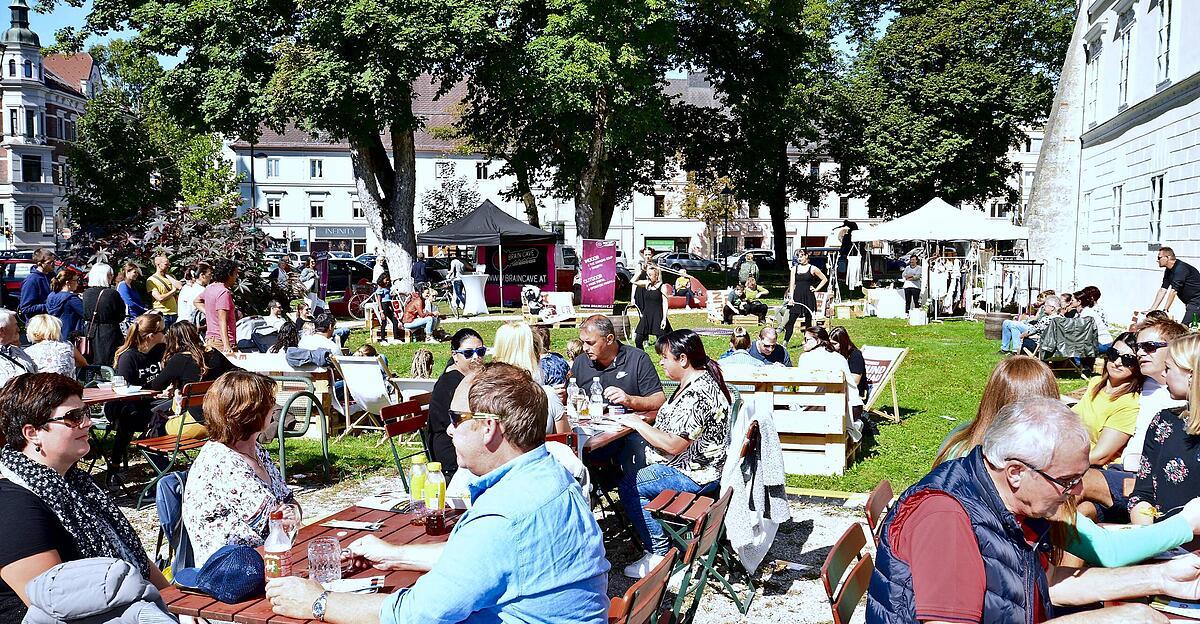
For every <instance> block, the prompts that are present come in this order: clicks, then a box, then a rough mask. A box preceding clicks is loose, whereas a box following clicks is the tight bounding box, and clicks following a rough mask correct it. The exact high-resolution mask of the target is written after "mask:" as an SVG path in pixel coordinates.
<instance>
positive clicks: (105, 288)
mask: <svg viewBox="0 0 1200 624" xmlns="http://www.w3.org/2000/svg"><path fill="white" fill-rule="evenodd" d="M112 282H113V270H112V267H111V266H109V265H107V264H104V263H96V264H94V265H92V269H91V270H90V271H88V287H87V290H85V291H83V318H84V320H85V321H86V322H87V325H85V326H84V330H83V331H84V334H85V335H86V336H87V337H88V340H90V341H91V343H92V352H91V354H90V355H89V356H88V362H89V363H91V364H99V365H102V366H112V365H113V361H114V360H115V359H116V353H117V347H118V346H120V345H121V342H122V341H123V340H124V336H122V334H121V321H124V320H125V300H124V299H122V298H121V295H120V293H118V292H117V291H116V290H114V289H113V287H112Z"/></svg>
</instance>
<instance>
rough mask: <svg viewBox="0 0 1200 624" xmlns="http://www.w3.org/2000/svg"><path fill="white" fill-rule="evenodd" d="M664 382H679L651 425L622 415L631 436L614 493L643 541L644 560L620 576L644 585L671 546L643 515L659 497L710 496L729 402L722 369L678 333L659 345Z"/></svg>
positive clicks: (688, 335) (694, 340)
mask: <svg viewBox="0 0 1200 624" xmlns="http://www.w3.org/2000/svg"><path fill="white" fill-rule="evenodd" d="M657 350H658V354H659V355H660V356H661V357H662V361H663V370H664V371H665V372H666V373H667V376H668V377H670V378H671V379H672V380H674V381H678V382H679V388H678V389H677V390H675V392H674V393H673V394H671V399H670V400H669V401H667V402H666V403H665V404H664V405H663V406H662V407H661V408H659V410H658V416H657V417H656V418H655V420H654V424H653V425H651V424H648V423H646V422H645V421H643V420H642V419H641V418H638V417H637V415H635V414H622V415H621V416H619V417H618V420H619V421H620V422H621V424H623V425H625V426H626V427H629V428H630V429H633V431H634V433H633V434H632V435H630V436H629V437H628V438H626V439H625V442H624V444H625V446H626V447H640V448H637V450H636V451H634V452H623V453H621V455H622V456H624V457H626V458H627V459H625V460H624V461H622V465H621V472H622V478H621V483H620V485H619V486H618V492H619V493H620V496H621V506H622V507H623V508H624V509H625V515H626V517H628V518H629V519H630V522H631V523H632V524H633V528H634V530H635V531H636V532H637V534H638V538H640V539H641V542H642V549H643V550H644V551H645V554H643V555H642V557H641V559H638V560H637V561H635V562H633V563H631V564H629V565H628V566H626V568H625V570H624V573H625V576H628V577H630V578H642V577H644V576H646V575H647V574H649V573H650V571H651V570H653V569H654V567H655V566H657V565H658V563H659V562H660V561H662V558H663V555H666V554H667V551H668V550H670V548H671V543H670V539H669V538H668V537H667V535H666V532H665V531H664V530H663V528H662V525H661V524H659V523H658V521H657V520H655V519H654V518H653V517H651V515H650V512H648V511H646V509H645V507H646V505H647V504H649V503H650V501H651V500H654V497H656V496H658V495H659V494H661V493H662V492H663V491H665V490H677V491H681V492H692V493H701V492H704V493H710V494H715V493H716V490H717V488H718V487H719V485H720V480H721V468H722V467H723V466H724V465H725V453H726V450H727V448H728V446H729V422H728V421H729V405H730V402H731V400H732V399H731V398H730V395H729V389H728V388H726V387H725V380H724V378H723V377H722V376H721V367H720V366H719V365H718V364H717V363H716V361H714V360H711V359H709V357H708V355H707V354H706V353H705V352H704V343H702V342H701V341H700V336H699V335H698V334H697V333H696V332H694V331H692V330H690V329H677V330H675V331H673V332H671V333H669V334H667V335H665V336H663V337H662V338H659V339H658V344H657Z"/></svg>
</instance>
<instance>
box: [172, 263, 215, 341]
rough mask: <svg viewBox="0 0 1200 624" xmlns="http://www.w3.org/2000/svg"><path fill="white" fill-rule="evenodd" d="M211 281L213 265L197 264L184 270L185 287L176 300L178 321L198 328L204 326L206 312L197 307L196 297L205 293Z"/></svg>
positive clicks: (180, 290)
mask: <svg viewBox="0 0 1200 624" xmlns="http://www.w3.org/2000/svg"><path fill="white" fill-rule="evenodd" d="M211 281H212V265H211V264H209V263H207V262H203V261H201V262H197V263H196V265H195V266H191V267H188V268H186V269H184V270H183V287H182V288H180V289H179V297H178V298H177V299H176V308H177V309H178V310H179V317H178V320H182V321H189V322H191V323H192V324H193V325H195V326H197V327H199V326H201V325H203V324H204V318H203V312H204V311H203V310H201V309H199V308H197V307H196V297H197V296H198V295H199V294H200V293H202V292H204V289H205V288H207V287H208V284H209V282H211Z"/></svg>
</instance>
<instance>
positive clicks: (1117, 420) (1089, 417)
mask: <svg viewBox="0 0 1200 624" xmlns="http://www.w3.org/2000/svg"><path fill="white" fill-rule="evenodd" d="M1135 349H1137V336H1136V335H1135V334H1133V333H1131V332H1125V333H1123V334H1121V335H1120V336H1118V337H1117V339H1116V340H1115V341H1114V342H1113V347H1112V348H1110V349H1109V350H1108V351H1107V352H1105V357H1104V360H1105V362H1104V372H1103V373H1102V374H1101V375H1100V376H1099V377H1096V378H1095V379H1093V380H1092V381H1091V383H1089V384H1088V389H1087V392H1086V393H1084V395H1083V397H1082V398H1081V399H1080V400H1079V402H1078V403H1076V404H1075V406H1074V407H1073V408H1071V409H1072V410H1074V412H1075V413H1076V414H1079V419H1080V420H1082V421H1083V425H1084V426H1085V427H1087V430H1088V438H1089V439H1090V441H1091V443H1092V450H1091V453H1089V455H1088V461H1090V462H1091V464H1092V465H1093V466H1100V467H1102V469H1101V470H1095V471H1092V472H1094V473H1096V476H1097V477H1103V478H1104V480H1105V481H1104V483H1103V484H1101V483H1099V479H1096V478H1094V477H1093V478H1089V479H1087V480H1085V481H1084V498H1085V499H1087V500H1088V501H1094V502H1095V504H1096V505H1097V508H1098V510H1099V511H1100V515H1099V517H1100V518H1101V519H1103V520H1105V521H1107V522H1126V521H1127V518H1128V516H1127V512H1128V509H1127V505H1126V502H1127V501H1126V499H1125V481H1126V479H1132V478H1133V477H1134V474H1133V473H1132V472H1126V471H1125V470H1123V469H1122V466H1121V464H1120V463H1119V462H1120V460H1121V454H1122V453H1123V452H1124V450H1125V445H1126V444H1127V443H1128V442H1129V439H1130V438H1131V437H1133V433H1134V430H1135V428H1136V427H1137V417H1138V400H1139V399H1140V398H1141V391H1142V379H1143V378H1142V374H1141V372H1140V371H1139V369H1138V360H1137V355H1135V354H1134V350H1135ZM1109 464H1114V465H1113V466H1109ZM1089 477H1091V473H1089ZM1093 490H1098V491H1093ZM1090 507H1091V505H1090V504H1085V505H1081V506H1080V509H1081V510H1082V511H1084V513H1088V514H1089V515H1090V514H1091V513H1092V512H1091V509H1090ZM1109 508H1111V511H1112V513H1109V512H1108V509H1109Z"/></svg>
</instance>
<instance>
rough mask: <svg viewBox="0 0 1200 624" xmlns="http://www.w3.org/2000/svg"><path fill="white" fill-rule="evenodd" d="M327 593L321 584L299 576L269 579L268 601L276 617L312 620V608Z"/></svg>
mask: <svg viewBox="0 0 1200 624" xmlns="http://www.w3.org/2000/svg"><path fill="white" fill-rule="evenodd" d="M323 591H325V589H324V588H323V587H321V584H320V583H318V582H316V581H314V580H311V579H303V578H300V577H298V576H285V577H283V578H270V579H267V600H270V601H271V610H272V611H274V612H275V614H276V615H284V616H287V617H293V618H297V619H301V620H308V619H312V616H313V613H312V606H313V603H314V602H316V600H317V598H318V597H320V595H321V592H323Z"/></svg>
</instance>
